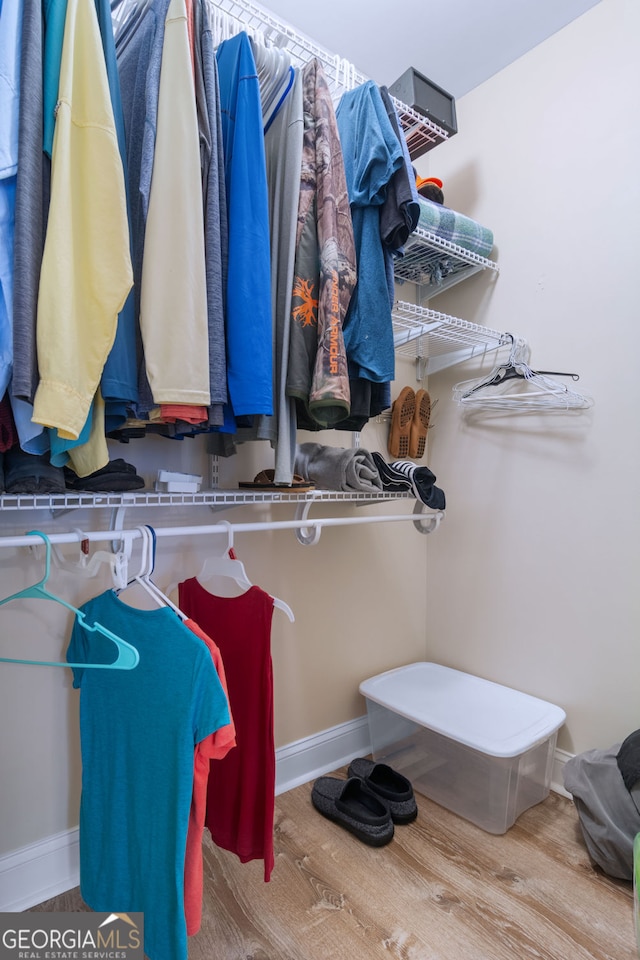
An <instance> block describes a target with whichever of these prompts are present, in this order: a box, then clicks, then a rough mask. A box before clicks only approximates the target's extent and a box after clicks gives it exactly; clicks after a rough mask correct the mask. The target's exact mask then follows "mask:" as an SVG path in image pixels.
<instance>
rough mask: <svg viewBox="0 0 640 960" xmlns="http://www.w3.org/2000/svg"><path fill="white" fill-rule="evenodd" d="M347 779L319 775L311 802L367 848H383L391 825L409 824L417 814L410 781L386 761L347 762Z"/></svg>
mask: <svg viewBox="0 0 640 960" xmlns="http://www.w3.org/2000/svg"><path fill="white" fill-rule="evenodd" d="M347 778H348V779H347V780H340V779H338V778H337V777H319V778H318V779H317V780H316V781H315V783H314V785H313V788H312V790H311V802H312V803H313V806H314V807H315V808H316V810H317V811H318V812H319V813H321V814H322V815H323V816H324V817H327V819H328V820H333V822H334V823H337V824H339V825H340V826H341V827H344V829H345V830H348V831H349V832H350V833H353V834H354V835H355V836H356V837H358V839H359V840H362V842H363V843H366V844H368V845H369V846H370V847H383V846H384V845H385V844H387V843H389V842H390V841H391V840H393V833H394V824H404V823H411V821H412V820H415V818H416V817H417V816H418V807H417V804H416V798H415V796H414V793H413V787H412V786H411V783H410V782H409V780H407V778H406V777H404V776H403V775H402V774H401V773H398V772H397V771H396V770H393V769H392V768H391V767H389V766H387V764H386V763H376V762H375V761H374V760H368V759H366V758H365V757H359V758H358V759H357V760H353V761H352V763H351V764H350V765H349V769H348V770H347Z"/></svg>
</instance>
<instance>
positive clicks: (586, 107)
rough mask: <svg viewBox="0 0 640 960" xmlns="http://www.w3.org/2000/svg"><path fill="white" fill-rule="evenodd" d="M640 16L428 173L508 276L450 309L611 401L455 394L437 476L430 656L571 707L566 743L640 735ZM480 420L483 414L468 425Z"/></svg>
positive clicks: (608, 18) (586, 27)
mask: <svg viewBox="0 0 640 960" xmlns="http://www.w3.org/2000/svg"><path fill="white" fill-rule="evenodd" d="M638 37H640V6H639V5H638V4H637V3H636V2H635V0H603V2H601V3H599V4H598V5H597V6H596V7H594V8H593V9H592V10H591V11H589V12H588V13H586V14H585V15H584V16H582V17H581V18H579V19H578V20H576V21H575V22H574V23H572V24H570V25H569V26H568V27H566V28H565V29H564V30H562V31H561V32H560V33H558V34H556V35H555V36H554V37H552V38H551V39H550V40H548V41H547V42H545V43H544V44H542V45H541V46H539V47H537V48H536V49H534V50H533V51H531V52H530V53H529V54H528V55H527V56H525V57H522V58H521V59H520V60H518V61H517V62H516V63H514V64H513V65H511V66H510V67H508V68H507V69H505V70H504V71H502V72H501V73H500V74H498V75H496V76H495V77H493V78H492V79H490V80H489V81H487V82H486V83H485V84H483V85H482V86H481V87H479V88H478V89H476V90H475V91H473V92H472V93H470V94H468V95H467V96H466V97H464V98H463V99H462V101H461V102H459V103H458V105H457V106H458V121H459V123H458V126H459V130H460V132H459V133H458V135H457V136H455V137H453V138H452V139H451V140H450V141H449V142H448V143H446V144H443V145H442V146H440V147H438V148H437V150H435V151H433V153H432V154H430V155H428V156H427V157H426V158H425V161H424V162H423V163H422V167H424V168H427V169H428V171H429V173H431V174H434V175H436V174H437V175H439V176H441V177H442V179H443V180H444V184H445V185H444V190H445V199H446V202H447V203H448V204H449V205H450V206H452V207H454V208H455V209H458V210H461V211H464V212H466V213H468V214H470V215H471V216H473V217H475V218H476V219H477V220H479V221H480V222H481V223H483V224H486V225H487V226H490V227H491V228H492V229H493V230H494V232H495V238H496V244H497V253H498V260H499V263H500V276H499V278H498V280H497V282H496V283H495V284H491V283H490V282H489V281H488V280H487V279H486V278H485V277H483V276H476V277H473V278H471V279H470V280H468V281H467V282H466V283H465V284H461V285H460V286H458V287H457V288H455V289H454V290H451V291H450V292H448V293H445V294H443V295H441V296H440V297H438V298H437V299H434V300H432V303H431V305H432V306H433V307H434V308H435V307H436V305H437V309H438V310H446V311H447V312H448V313H451V314H453V315H454V316H459V317H463V318H465V319H467V320H475V321H476V322H479V323H484V324H486V325H488V326H491V327H494V328H496V329H498V330H505V331H511V332H514V333H517V334H520V335H522V336H524V337H525V338H526V339H527V341H528V342H529V344H530V346H531V365H532V366H533V367H534V369H535V368H537V369H541V370H552V371H556V370H557V371H569V372H573V371H575V372H577V373H579V374H580V378H581V379H580V381H579V383H576V384H574V383H572V382H571V381H564V382H566V383H568V384H569V385H570V386H573V387H574V388H575V389H577V390H582V391H583V392H585V393H589V394H591V395H592V396H593V397H594V398H595V406H594V407H593V409H592V410H590V411H586V412H580V413H577V414H576V413H574V414H571V415H567V414H557V413H555V414H551V413H546V414H544V413H540V414H535V415H527V416H522V415H517V414H514V413H511V412H509V413H507V414H506V415H504V416H503V417H502V418H500V419H493V420H490V419H488V418H487V417H486V416H482V415H480V414H477V413H476V415H475V417H473V418H472V417H466V416H464V415H463V411H462V409H461V408H460V407H459V406H458V405H457V404H455V403H454V402H453V401H452V400H451V387H452V385H453V384H454V383H455V382H456V381H457V380H462V379H466V378H468V377H474V376H476V375H479V374H480V373H487V372H489V371H490V370H491V369H492V367H493V365H494V363H495V359H496V358H495V355H493V356H491V357H489V358H488V359H487V360H486V361H485V363H484V365H483V366H478V365H472V364H467V365H465V366H458V367H455V368H452V369H450V370H448V371H446V372H444V373H442V374H440V375H438V376H436V377H432V378H431V379H430V382H429V387H430V390H431V391H432V393H433V394H434V397H437V398H439V400H440V402H439V404H438V407H437V415H436V426H435V428H434V430H433V432H432V435H431V454H430V456H431V462H432V466H433V468H434V470H435V471H436V473H437V474H438V475H439V477H441V479H442V483H443V485H444V486H445V489H446V491H447V495H448V511H447V518H446V522H445V523H444V524H443V525H442V527H441V529H440V531H439V532H438V534H437V536H436V537H432V538H431V539H430V541H429V552H428V584H429V608H428V614H427V628H426V632H427V647H428V649H427V652H428V657H429V658H431V659H434V660H437V661H440V662H442V663H445V664H448V665H450V666H455V667H459V668H461V669H464V670H468V671H470V672H472V673H477V674H479V675H481V676H484V677H488V678H490V679H492V680H496V681H499V682H502V683H505V684H508V685H510V686H513V687H516V688H518V689H521V690H525V691H528V692H529V693H532V694H535V695H537V696H541V697H544V698H546V699H549V700H551V701H553V702H556V703H558V704H560V705H561V706H562V707H564V709H565V710H566V712H567V724H566V726H565V728H564V729H563V730H562V732H561V734H560V738H559V746H560V747H562V748H564V749H565V750H567V751H569V752H572V753H573V752H580V751H582V750H585V749H588V748H590V747H595V746H598V747H605V746H609V745H610V744H611V743H613V742H615V741H617V740H620V739H622V738H623V737H625V736H626V735H627V734H628V733H630V732H631V731H632V730H634V729H636V727H637V726H638V676H639V670H638V667H639V665H640V654H639V652H638V626H639V624H640V616H639V603H640V601H639V598H640V590H639V589H638V575H639V573H640V563H639V559H640V558H639V552H640V546H639V544H640V510H639V508H638V480H637V478H638V470H639V467H640V457H639V452H640V449H639V448H640V443H639V439H638V438H639V436H640V431H639V429H638V407H639V403H640V378H639V377H638V372H637V363H638V358H639V357H640V324H639V322H638V293H637V276H638V257H639V254H640V242H639V239H638V223H639V222H640V186H639V184H640V178H639V177H638V159H639V157H640V150H639V145H640V141H639V132H638V124H637V122H636V114H637V108H636V98H637V91H638V89H639V88H640V68H639V58H638ZM466 412H467V411H465V413H466Z"/></svg>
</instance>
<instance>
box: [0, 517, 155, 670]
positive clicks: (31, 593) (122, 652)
mask: <svg viewBox="0 0 640 960" xmlns="http://www.w3.org/2000/svg"><path fill="white" fill-rule="evenodd" d="M27 536H34V537H42V539H43V540H44V543H45V546H46V548H47V554H46V560H45V570H44V577H43V578H42V580H39V581H38V582H37V583H34V584H33V586H30V587H25V588H24V590H18V592H17V593H12V594H11V596H10V597H5V598H4V600H0V606H2V604H3V603H8V602H9V600H18V599H34V600H54V601H55V602H56V603H61V604H62V606H63V607H66V608H67V609H68V610H71V612H72V613H74V614H75V615H76V617H77V619H78V621H79V622H80V624H81V625H82V626H83V627H84V629H85V630H90V631H96V632H97V633H101V634H103V636H105V637H108V638H109V639H110V640H113V642H114V643H115V645H116V647H117V648H118V656H117V659H116V660H114V662H113V663H90V662H87V663H68V662H67V661H66V660H65V661H57V660H18V659H15V658H13V657H0V662H2V663H28V664H38V665H39V666H44V667H81V668H83V669H84V668H86V667H91V668H99V667H102V668H103V669H107V670H132V669H133V668H134V667H137V665H138V663H139V662H140V655H139V653H138V651H137V650H136V648H135V647H133V646H131V644H130V643H127V641H126V640H123V639H122V637H118V636H116V634H115V633H112V632H111V630H107V628H106V627H103V626H102V624H101V623H98V621H97V620H96V622H95V623H88V622H87V618H86V615H85V614H84V613H83V612H82V610H78V609H77V607H74V606H72V604H70V603H67V601H66V600H63V599H62V598H61V597H57V596H56V595H55V593H52V592H51V591H50V590H48V589H47V580H48V579H49V571H50V569H51V542H50V540H49V538H48V537H47V536H46V534H44V533H41V532H40V531H39V530H30V531H29V533H28V534H27Z"/></svg>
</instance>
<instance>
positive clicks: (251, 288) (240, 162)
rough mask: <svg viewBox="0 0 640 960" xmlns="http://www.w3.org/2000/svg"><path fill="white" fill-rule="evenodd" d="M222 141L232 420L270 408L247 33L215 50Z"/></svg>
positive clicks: (259, 151)
mask: <svg viewBox="0 0 640 960" xmlns="http://www.w3.org/2000/svg"><path fill="white" fill-rule="evenodd" d="M216 59H217V63H218V76H219V80H220V112H221V122H222V139H223V145H224V160H225V182H226V191H227V216H228V223H229V259H228V275H227V297H226V311H227V315H226V335H227V385H228V390H229V403H230V407H231V410H230V411H229V413H230V414H231V416H230V417H227V418H226V419H225V425H224V427H223V428H222V429H223V430H224V431H226V432H231V433H233V432H234V431H235V424H234V422H233V418H234V417H240V416H254V415H255V414H269V415H271V414H272V413H273V383H272V365H273V347H272V324H271V263H270V257H269V203H268V197H267V177H266V166H265V154H264V137H263V132H262V110H261V106H260V90H259V85H258V77H257V74H256V66H255V61H254V58H253V53H252V51H251V43H250V41H249V38H248V36H247V34H246V33H244V32H243V33H239V34H238V35H237V36H236V37H233V38H232V39H231V40H224V41H223V42H222V43H221V44H220V46H219V47H218V50H217V53H216Z"/></svg>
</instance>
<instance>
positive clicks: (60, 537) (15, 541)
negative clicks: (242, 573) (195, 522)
mask: <svg viewBox="0 0 640 960" xmlns="http://www.w3.org/2000/svg"><path fill="white" fill-rule="evenodd" d="M439 519H440V517H439V515H438V513H433V514H427V515H425V516H424V520H425V521H427V522H429V521H430V520H433V521H434V522H435V521H436V520H439ZM402 520H411V521H413V523H415V524H416V525H417V524H420V523H421V522H422V521H421V519H420V517H419V516H418V515H415V514H397V515H394V514H392V515H390V516H382V517H326V518H324V519H323V518H321V519H316V520H308V519H304V520H273V521H267V522H265V523H231V524H229V523H214V524H208V525H202V526H195V527H154V528H153V530H154V533H155V535H156V537H192V536H199V535H205V534H213V533H229V530H231V531H232V532H233V533H256V532H259V531H261V530H301V529H307V528H314V529H317V528H318V527H319V528H322V527H338V526H346V525H348V524H360V523H391V522H393V523H397V522H399V521H402ZM141 536H142V534H141V533H140V531H139V530H135V529H131V530H127V529H118V530H87V531H86V532H85V531H84V530H83V531H69V532H68V533H51V534H49V533H48V534H47V537H48V539H49V540H50V542H51V543H80V542H81V541H82V540H90V541H92V542H98V541H102V540H113V541H118V540H127V539H131V540H137V539H138V538H139V537H141ZM41 545H42V538H41V537H38V536H36V535H30V534H24V535H23V536H15V537H0V547H31V546H41Z"/></svg>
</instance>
